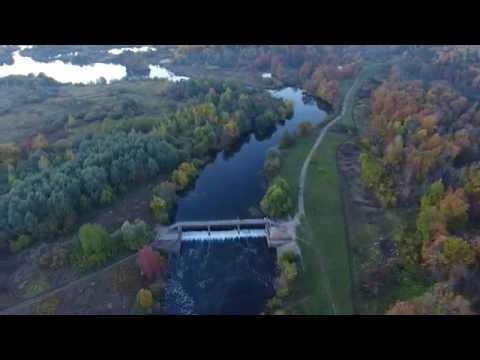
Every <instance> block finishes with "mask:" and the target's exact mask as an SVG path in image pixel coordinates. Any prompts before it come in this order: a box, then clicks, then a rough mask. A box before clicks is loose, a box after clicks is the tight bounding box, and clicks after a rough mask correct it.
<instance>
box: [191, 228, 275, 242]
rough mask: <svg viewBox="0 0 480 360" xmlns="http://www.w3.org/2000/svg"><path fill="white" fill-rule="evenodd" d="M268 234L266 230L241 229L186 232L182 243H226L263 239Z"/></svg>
mask: <svg viewBox="0 0 480 360" xmlns="http://www.w3.org/2000/svg"><path fill="white" fill-rule="evenodd" d="M266 236H267V233H266V231H265V229H241V230H240V231H238V230H225V231H211V232H210V233H209V232H208V231H206V230H205V231H185V232H183V233H182V241H225V240H234V239H245V238H263V237H266Z"/></svg>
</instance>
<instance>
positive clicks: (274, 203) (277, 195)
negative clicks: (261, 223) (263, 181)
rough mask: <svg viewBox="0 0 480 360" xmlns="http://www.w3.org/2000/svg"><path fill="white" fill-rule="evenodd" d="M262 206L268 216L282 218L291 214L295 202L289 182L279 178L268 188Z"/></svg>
mask: <svg viewBox="0 0 480 360" xmlns="http://www.w3.org/2000/svg"><path fill="white" fill-rule="evenodd" d="M260 206H261V208H262V211H263V212H264V213H265V214H267V215H268V216H273V217H280V216H285V215H287V214H289V213H290V212H291V211H292V210H293V200H292V195H291V191H290V186H289V185H288V183H287V181H286V180H285V179H283V178H280V177H278V178H277V179H276V180H275V181H274V182H273V184H272V185H271V186H270V187H269V188H268V190H267V193H266V194H265V196H264V197H263V199H262V201H261V203H260Z"/></svg>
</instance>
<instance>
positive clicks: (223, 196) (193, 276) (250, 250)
mask: <svg viewBox="0 0 480 360" xmlns="http://www.w3.org/2000/svg"><path fill="white" fill-rule="evenodd" d="M272 95H273V96H275V97H278V98H282V99H285V100H291V101H293V104H294V115H293V117H292V118H291V119H289V120H286V121H285V122H284V123H283V124H279V125H278V126H277V127H276V128H275V129H274V130H273V132H272V133H271V134H270V136H268V137H266V138H258V137H257V136H256V135H254V134H252V135H250V136H249V138H248V139H246V141H245V142H244V143H243V144H241V146H240V147H239V148H238V149H237V151H236V152H234V153H233V154H228V153H219V154H218V155H217V157H216V158H215V159H214V161H213V162H211V163H210V164H208V165H207V166H206V167H205V168H204V169H203V170H202V172H201V174H200V177H199V178H198V179H197V181H196V183H195V187H194V188H193V189H192V190H191V191H190V192H189V193H188V194H187V195H185V196H184V197H182V198H180V199H179V201H178V208H177V212H176V218H175V221H184V220H206V219H228V218H230V219H231V218H237V217H240V218H249V217H250V218H251V217H253V215H252V214H251V213H250V209H251V208H255V207H256V208H258V205H259V203H260V200H261V198H262V197H263V195H264V194H265V190H266V183H265V178H264V176H263V174H262V169H263V163H264V161H265V157H266V153H267V151H268V149H269V148H271V147H274V146H276V145H277V144H278V143H279V141H280V138H281V136H282V134H283V132H284V131H285V130H288V131H290V132H293V131H295V129H296V128H297V126H298V124H299V123H300V122H301V121H304V120H308V121H311V122H312V123H319V122H320V121H322V119H323V118H324V117H325V115H326V113H325V111H323V110H321V109H320V108H319V107H318V105H317V103H316V102H315V101H313V100H312V99H311V98H307V97H304V96H303V93H302V91H301V90H298V89H294V88H291V87H287V88H284V89H281V90H277V91H272ZM168 273H169V279H168V281H167V285H166V289H165V303H166V309H167V312H168V313H170V314H259V313H261V312H262V311H263V309H264V306H265V303H266V301H267V299H268V298H270V297H271V296H273V295H274V287H273V283H274V280H275V277H276V255H275V250H273V249H269V248H268V247H267V245H266V241H265V239H264V238H251V239H240V240H227V241H212V242H205V241H188V242H184V243H183V244H182V250H181V253H180V254H179V255H172V256H171V258H170V263H169V269H168Z"/></svg>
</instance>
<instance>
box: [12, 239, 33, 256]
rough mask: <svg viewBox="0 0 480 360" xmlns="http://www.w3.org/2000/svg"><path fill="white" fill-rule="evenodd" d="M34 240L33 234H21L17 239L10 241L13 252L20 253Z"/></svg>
mask: <svg viewBox="0 0 480 360" xmlns="http://www.w3.org/2000/svg"><path fill="white" fill-rule="evenodd" d="M32 242H33V240H32V237H31V236H28V235H20V236H19V237H18V238H17V240H11V241H10V251H11V252H12V253H18V252H19V251H22V250H23V249H26V248H27V247H29V246H30V245H31V244H32Z"/></svg>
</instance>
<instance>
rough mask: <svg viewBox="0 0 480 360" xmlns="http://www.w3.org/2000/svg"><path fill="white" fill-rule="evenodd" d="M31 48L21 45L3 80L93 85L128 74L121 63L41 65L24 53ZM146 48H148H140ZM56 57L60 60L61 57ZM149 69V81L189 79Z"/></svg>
mask: <svg viewBox="0 0 480 360" xmlns="http://www.w3.org/2000/svg"><path fill="white" fill-rule="evenodd" d="M27 48H31V46H29V45H22V46H20V50H18V51H15V52H14V53H13V54H12V57H13V64H11V65H2V66H0V77H5V76H9V75H30V74H34V75H38V74H40V73H44V74H45V75H46V76H48V77H51V78H53V79H55V80H56V81H58V82H61V83H72V84H90V83H95V82H96V81H98V80H99V79H100V78H104V79H105V80H106V82H107V83H110V82H111V81H113V80H120V79H123V78H125V77H126V75H127V69H126V67H125V66H123V65H119V64H106V63H94V64H89V65H74V64H71V63H65V62H63V61H61V60H55V61H51V62H39V61H36V60H34V59H32V58H30V57H28V56H22V55H21V54H20V51H21V50H22V49H27ZM144 48H145V47H142V48H138V49H144ZM125 49H132V48H123V50H125ZM151 49H154V48H151ZM111 50H122V49H111ZM138 51H141V50H138ZM70 55H73V56H76V55H78V52H77V53H72V54H70ZM56 57H58V55H57V56H56ZM149 69H150V73H149V78H151V79H167V80H169V81H180V80H188V77H186V76H177V75H175V74H174V73H173V72H171V71H169V70H167V69H166V68H163V67H161V66H158V65H149Z"/></svg>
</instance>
